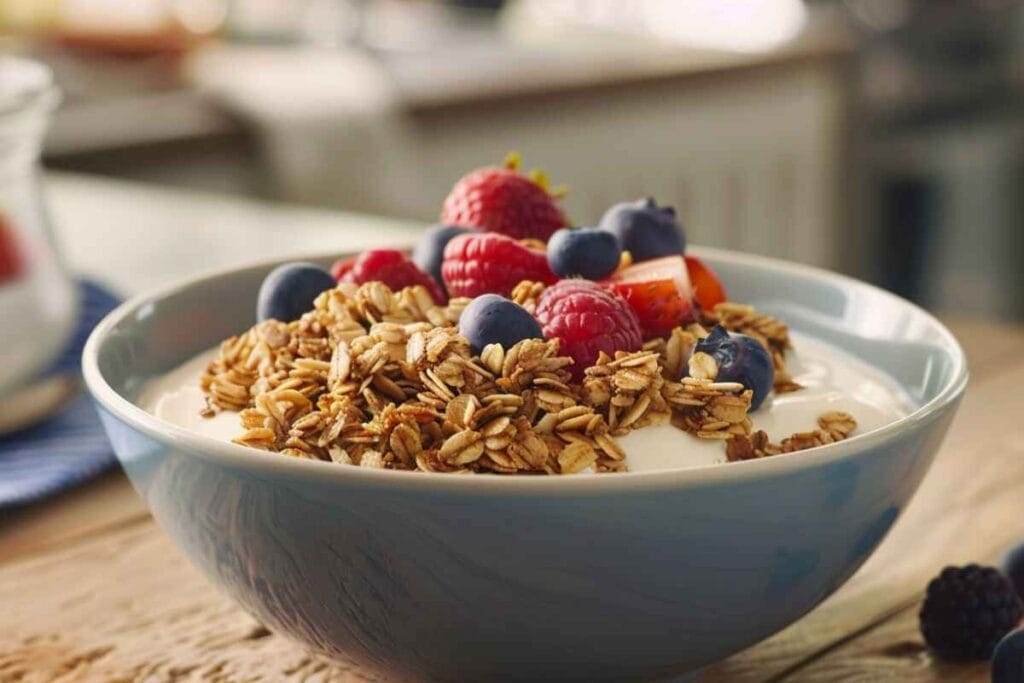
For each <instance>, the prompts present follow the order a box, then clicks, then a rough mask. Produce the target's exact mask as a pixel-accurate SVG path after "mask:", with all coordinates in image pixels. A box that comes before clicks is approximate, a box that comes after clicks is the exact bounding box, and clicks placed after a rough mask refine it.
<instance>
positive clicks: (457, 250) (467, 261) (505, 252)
mask: <svg viewBox="0 0 1024 683" xmlns="http://www.w3.org/2000/svg"><path fill="white" fill-rule="evenodd" d="M441 275H442V276H443V277H444V284H445V286H446V287H447V288H448V292H449V293H450V294H451V295H452V296H468V297H475V296H479V295H481V294H500V295H501V296H508V295H509V294H511V293H512V288H513V287H515V286H516V285H518V284H519V283H520V282H522V281H523V280H533V281H536V282H543V283H544V284H551V283H552V282H555V281H557V280H558V277H557V276H556V275H555V274H554V273H552V272H551V268H550V267H548V259H547V256H546V255H545V254H544V252H542V251H538V250H536V249H531V248H529V247H527V246H525V245H523V244H520V243H519V242H517V241H515V240H514V239H512V238H511V237H506V236H504V235H499V234H497V233H493V232H489V233H471V234H468V235H460V236H458V237H455V238H453V239H452V240H451V241H450V242H449V243H448V246H447V247H445V250H444V261H443V262H442V263H441Z"/></svg>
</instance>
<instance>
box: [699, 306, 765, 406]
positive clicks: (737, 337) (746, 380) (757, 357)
mask: <svg viewBox="0 0 1024 683" xmlns="http://www.w3.org/2000/svg"><path fill="white" fill-rule="evenodd" d="M699 352H703V353H706V354H708V355H710V356H711V357H712V358H714V359H715V362H716V363H717V364H718V374H717V375H716V376H715V381H717V382H739V383H740V384H742V385H743V386H745V387H746V388H747V389H750V390H751V391H752V392H754V397H753V399H752V400H751V402H750V410H752V411H753V410H757V409H758V408H759V407H761V403H762V402H763V401H764V399H765V397H766V396H767V395H768V392H770V391H771V390H772V384H773V383H774V382H775V366H774V365H773V364H772V357H771V356H770V355H769V354H768V352H767V351H766V350H765V348H764V347H763V346H761V344H760V343H758V342H757V341H756V340H754V339H753V338H751V337H748V336H746V335H743V334H729V333H728V332H727V331H726V330H725V328H724V327H722V326H721V325H718V326H716V327H715V329H713V330H711V334H709V335H708V336H707V337H705V338H704V339H701V340H700V341H699V342H697V345H696V346H695V347H694V353H695V354H696V353H699Z"/></svg>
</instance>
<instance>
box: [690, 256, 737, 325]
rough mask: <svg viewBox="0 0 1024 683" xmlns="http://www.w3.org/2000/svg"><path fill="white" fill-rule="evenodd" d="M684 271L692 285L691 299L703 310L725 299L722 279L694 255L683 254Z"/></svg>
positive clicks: (707, 309) (709, 308) (708, 309)
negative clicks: (684, 261) (684, 260)
mask: <svg viewBox="0 0 1024 683" xmlns="http://www.w3.org/2000/svg"><path fill="white" fill-rule="evenodd" d="M684 258H685V259H686V272H687V273H688V274H689V276H690V283H691V284H692V285H693V300H694V301H696V302H697V305H698V306H700V308H701V310H703V311H711V310H713V309H714V308H715V306H717V305H718V304H720V303H722V302H723V301H726V300H727V295H726V293H725V287H724V286H723V285H722V281H721V280H720V279H719V278H718V275H716V274H715V271H713V270H711V267H710V266H708V265H707V264H706V263H704V262H703V261H701V260H700V259H699V258H697V257H696V256H689V255H687V256H685V257H684Z"/></svg>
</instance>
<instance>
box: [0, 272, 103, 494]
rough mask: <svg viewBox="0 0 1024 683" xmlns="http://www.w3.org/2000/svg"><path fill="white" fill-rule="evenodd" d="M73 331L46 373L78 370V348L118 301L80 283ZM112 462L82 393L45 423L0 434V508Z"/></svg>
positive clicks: (52, 491)
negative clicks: (65, 345) (65, 346)
mask: <svg viewBox="0 0 1024 683" xmlns="http://www.w3.org/2000/svg"><path fill="white" fill-rule="evenodd" d="M78 289H79V300H80V304H81V306H80V310H79V319H78V326H77V328H76V330H75V336H74V338H73V339H72V340H71V341H70V343H69V344H68V347H67V348H66V349H65V350H64V352H63V353H62V354H61V356H60V358H58V359H57V362H56V363H54V365H53V367H51V368H50V369H49V370H47V371H46V373H45V374H46V375H53V374H63V373H74V374H77V375H81V372H82V347H83V346H84V345H85V340H86V339H87V338H88V336H89V333H90V332H92V329H93V328H94V327H95V326H96V324H97V323H98V322H99V321H100V320H101V319H102V318H103V316H105V315H106V314H107V313H109V312H110V311H111V310H113V309H114V307H116V306H117V305H118V304H119V303H120V300H119V299H118V298H117V297H116V296H114V295H113V294H111V293H110V292H109V291H107V290H105V289H103V288H102V287H100V286H98V285H96V284H93V283H91V282H80V283H79V286H78ZM115 462H116V460H115V458H114V453H113V451H112V450H111V449H110V442H109V441H107V436H106V434H104V432H103V427H102V426H101V425H100V421H99V417H97V415H96V410H95V409H94V408H93V406H92V401H91V399H90V398H89V396H88V395H87V394H86V393H85V391H84V389H83V391H82V394H81V395H80V396H78V397H77V398H75V399H74V400H73V401H71V403H69V404H68V405H67V406H65V407H64V408H63V409H62V410H61V411H60V412H59V413H57V414H55V415H54V416H52V417H51V418H49V419H48V420H46V421H45V422H43V423H41V424H38V425H36V426H34V427H29V428H28V429H25V430H24V431H21V432H16V433H14V434H9V435H6V436H0V509H4V508H9V507H14V506H18V505H25V504H27V503H32V502H35V501H37V500H41V499H43V498H46V497H47V496H52V495H53V494H55V493H59V492H61V491H64V490H66V489H69V488H71V487H73V486H77V485H78V484H81V483H83V482H85V481H88V480H89V479H92V478H93V477H95V476H96V475H97V474H99V473H100V472H102V471H103V470H105V469H107V468H108V467H110V466H112V465H113V464H114V463H115Z"/></svg>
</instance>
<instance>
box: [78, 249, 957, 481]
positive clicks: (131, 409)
mask: <svg viewBox="0 0 1024 683" xmlns="http://www.w3.org/2000/svg"><path fill="white" fill-rule="evenodd" d="M689 251H692V252H693V253H694V254H696V255H700V256H706V257H711V258H713V259H715V260H718V261H729V262H731V263H733V264H737V265H744V264H749V265H752V266H760V267H762V268H769V269H776V270H785V271H789V272H793V273H797V274H802V275H805V276H810V277H814V278H817V279H823V280H826V281H831V282H834V283H837V284H839V285H841V286H842V287H843V288H844V289H849V288H854V289H861V290H862V291H868V292H870V293H872V294H873V295H875V296H881V297H884V298H887V299H889V300H891V301H893V302H894V303H896V304H897V305H900V306H903V307H906V308H909V309H911V310H913V311H915V312H917V314H919V315H921V316H924V318H925V319H927V320H928V321H929V322H931V323H932V324H934V325H935V326H936V328H937V329H938V330H939V332H940V334H941V339H939V340H936V341H937V342H938V345H939V346H940V347H941V348H943V349H945V350H946V351H947V352H949V353H950V355H951V357H952V358H953V360H954V363H955V367H954V370H953V372H952V376H951V378H950V380H949V381H948V382H947V383H946V385H945V386H944V387H942V389H941V390H940V391H939V393H938V394H937V395H936V396H935V397H934V398H933V399H931V400H930V401H928V402H927V403H925V404H923V405H921V406H919V407H918V408H917V409H916V410H914V411H912V412H911V413H909V414H907V415H905V416H903V417H901V418H900V419H898V420H895V421H893V422H891V423H889V424H887V425H885V426H883V427H879V428H878V429H875V430H872V431H870V432H866V433H864V434H858V435H856V436H854V437H851V438H849V439H846V440H844V441H841V442H839V443H834V444H828V445H825V446H818V447H815V448H809V449H807V450H803V451H796V452H793V453H783V454H779V455H774V456H771V457H769V458H762V459H758V460H744V461H738V462H730V463H716V464H711V465H700V466H697V467H688V468H683V469H675V470H658V471H644V472H620V473H614V474H596V473H595V474H574V475H567V476H544V475H479V474H477V475H455V474H443V473H436V472H418V471H396V470H382V469H372V468H363V467H351V466H348V467H346V466H344V465H340V466H339V465H337V464H335V463H331V462H326V461H319V460H306V459H302V458H289V457H285V456H279V455H276V454H268V453H263V452H258V451H256V450H255V449H252V448H250V447H247V446H241V445H238V444H234V443H230V442H221V441H218V440H216V439H213V438H211V437H208V436H205V435H202V434H196V433H194V432H190V431H189V430H187V429H184V428H182V427H179V426H177V425H174V424H171V423H169V422H166V421H164V420H162V419H160V418H158V417H156V416H155V415H152V414H151V413H149V412H147V411H145V410H144V409H142V408H140V407H139V406H137V405H135V404H134V403H133V402H132V401H130V400H128V399H127V398H125V397H124V396H122V395H121V394H119V393H118V392H117V391H115V390H114V388H113V387H111V386H110V385H109V384H108V383H107V381H106V379H104V377H103V375H102V373H101V372H100V369H99V347H100V345H101V344H102V343H103V340H104V339H105V337H106V336H107V334H108V333H109V332H110V330H112V329H113V328H114V327H115V326H116V325H117V324H118V323H120V322H121V321H122V320H124V319H125V318H126V317H128V316H129V315H130V314H132V313H134V312H135V311H137V310H138V309H139V308H141V307H142V306H144V305H145V304H146V303H148V302H150V301H153V300H157V299H162V298H165V297H167V296H169V295H171V294H174V293H176V292H179V291H182V290H184V289H187V288H189V287H192V286H194V285H196V284H199V283H201V282H204V281H206V280H211V279H216V278H218V277H223V276H225V275H229V274H230V273H232V272H235V271H239V270H246V269H252V268H259V267H270V266H273V265H274V264H277V263H281V262H282V261H281V259H268V260H261V261H256V262H252V263H247V264H241V265H237V266H231V267H228V268H218V269H215V270H212V271H207V272H204V273H201V274H199V275H195V276H193V277H191V278H188V279H187V280H184V281H180V282H177V283H174V284H171V285H165V286H163V287H160V288H156V289H153V290H150V291H148V292H143V293H142V294H139V295H137V296H134V297H132V298H131V299H129V300H128V301H126V302H124V303H123V304H121V305H120V306H118V307H117V308H116V309H114V310H113V311H112V312H111V313H109V314H108V315H107V317H105V318H104V319H103V320H102V321H101V322H100V324H99V325H97V326H96V328H95V329H94V330H93V332H92V334H91V335H90V336H89V339H88V340H87V341H86V344H85V348H84V350H83V352H82V370H83V374H84V376H85V384H86V386H87V387H88V389H89V392H90V393H91V394H92V396H93V399H94V400H95V401H96V402H97V403H98V404H99V405H100V406H102V407H103V408H104V409H105V410H106V411H108V412H109V413H111V414H112V415H114V416H115V417H116V418H118V419H119V420H121V421H122V422H124V423H126V424H127V425H129V426H130V427H131V428H133V429H137V430H138V431H140V432H142V433H143V434H145V435H147V436H148V437H150V438H152V439H154V440H156V441H159V442H162V443H164V444H166V445H169V446H171V447H174V448H176V449H178V450H180V451H184V452H188V453H189V454H190V455H194V456H197V457H201V458H205V459H208V460H211V461H214V462H220V463H222V464H225V465H232V466H236V467H243V468H246V469H249V470H252V471H253V472H263V473H265V474H267V475H271V476H272V475H276V474H281V475H288V476H289V477H299V478H313V479H318V480H328V479H335V478H336V479H339V480H342V481H346V482H349V483H351V484H357V483H358V484H359V485H365V486H380V487H384V488H391V489H409V490H416V491H423V492H428V491H445V492H459V493H460V494H487V495H494V494H510V495H531V494H536V495H550V494H552V493H559V494H563V493H571V494H574V495H576V494H579V495H587V494H606V493H611V492H620V493H625V492H627V491H629V490H631V489H642V490H645V491H651V490H666V489H680V488H686V487H688V486H697V485H704V484H712V483H723V482H727V481H741V480H749V479H752V478H759V477H761V478H768V477H772V476H780V475H784V474H788V473H793V472H796V471H799V470H802V469H808V468H814V467H818V466H822V465H827V464H829V463H832V462H836V461H841V460H845V459H847V458H851V457H854V456H855V455H856V454H857V453H859V452H863V451H865V450H868V449H871V448H874V447H877V446H881V445H884V444H885V443H886V442H888V441H891V440H892V439H893V438H895V437H896V436H897V435H898V434H900V433H901V432H903V431H905V430H906V429H908V428H910V427H912V426H913V425H916V424H919V423H921V422H923V421H925V420H927V419H929V418H930V417H932V416H933V415H934V414H935V413H936V412H938V411H940V410H941V409H943V408H944V407H946V406H948V405H950V404H951V403H954V402H955V401H957V400H958V399H959V398H960V397H961V395H962V394H963V392H964V390H965V388H966V386H967V381H968V371H967V360H966V356H965V355H964V351H963V349H962V348H961V346H960V343H959V342H958V341H957V340H956V338H955V337H954V336H953V334H952V332H950V331H949V329H947V328H946V326H945V325H943V324H942V323H941V322H940V321H939V320H938V319H936V318H935V317H934V316H933V315H932V314H931V313H929V312H928V311H926V310H924V309H923V308H921V307H920V306H917V305H916V304H914V303H911V302H910V301H907V300H906V299H903V298H901V297H898V296H896V295H895V294H892V293H890V292H887V291H885V290H883V289H880V288H878V287H875V286H874V285H870V284H868V283H866V282H862V281H860V280H856V279H854V278H851V277H848V276H845V275H840V274H838V273H833V272H830V271H827V270H824V269H822V268H815V267H813V266H806V265H802V264H797V263H790V262H788V261H783V260H780V259H774V258H769V257H766V256H758V255H754V254H745V253H741V252H734V251H727V250H719V249H711V248H706V247H705V248H697V247H695V248H693V249H691V250H689ZM331 256H332V254H323V253H320V254H309V255H306V256H295V257H292V258H289V259H287V260H288V261H295V260H314V261H318V260H324V259H325V258H329V257H331Z"/></svg>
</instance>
